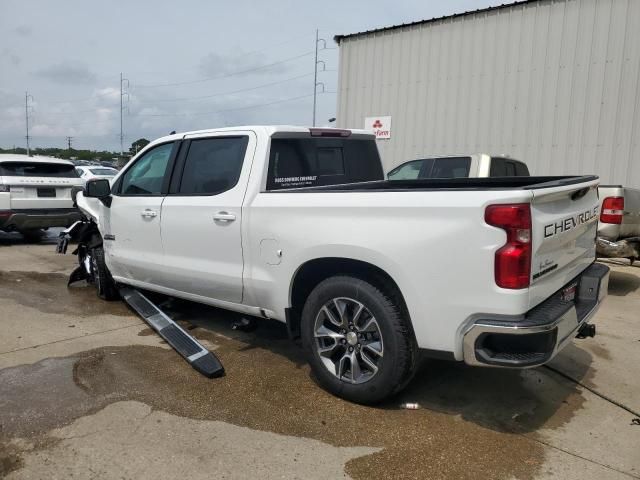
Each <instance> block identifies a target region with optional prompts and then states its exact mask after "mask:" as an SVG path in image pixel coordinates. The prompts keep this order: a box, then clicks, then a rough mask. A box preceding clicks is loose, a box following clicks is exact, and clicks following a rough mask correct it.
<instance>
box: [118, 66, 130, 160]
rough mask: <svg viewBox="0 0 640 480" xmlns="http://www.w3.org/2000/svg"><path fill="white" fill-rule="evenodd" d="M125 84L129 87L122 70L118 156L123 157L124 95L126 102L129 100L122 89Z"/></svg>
mask: <svg viewBox="0 0 640 480" xmlns="http://www.w3.org/2000/svg"><path fill="white" fill-rule="evenodd" d="M125 82H126V84H127V88H129V80H127V79H126V78H122V72H120V158H121V159H122V158H124V127H123V118H122V117H123V114H124V109H125V107H124V97H125V95H126V97H127V102H128V101H129V94H128V93H127V92H125V91H124V84H125Z"/></svg>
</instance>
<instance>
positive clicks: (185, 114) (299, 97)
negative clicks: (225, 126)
mask: <svg viewBox="0 0 640 480" xmlns="http://www.w3.org/2000/svg"><path fill="white" fill-rule="evenodd" d="M312 95H313V94H312V93H309V94H306V95H299V96H297V97H290V98H282V99H280V100H275V101H273V102H268V103H260V104H257V105H246V106H244V107H235V108H225V109H223V110H216V111H215V112H192V113H139V114H137V115H133V116H135V117H196V116H200V115H214V114H216V113H225V112H233V111H236V110H247V109H249V108H259V107H267V106H269V105H276V104H278V103H285V102H292V101H294V100H300V99H301V98H308V97H311V96H312Z"/></svg>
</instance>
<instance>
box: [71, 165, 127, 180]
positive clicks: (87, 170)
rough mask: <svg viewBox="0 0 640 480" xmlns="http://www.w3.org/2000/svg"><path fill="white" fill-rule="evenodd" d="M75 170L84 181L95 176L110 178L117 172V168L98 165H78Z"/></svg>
mask: <svg viewBox="0 0 640 480" xmlns="http://www.w3.org/2000/svg"><path fill="white" fill-rule="evenodd" d="M76 172H78V175H79V176H80V178H82V179H83V180H84V181H85V182H86V181H87V180H93V179H95V178H106V179H111V178H113V177H115V176H116V175H117V174H118V170H116V169H115V168H112V167H103V166H100V165H92V166H80V167H76Z"/></svg>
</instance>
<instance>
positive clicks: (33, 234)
mask: <svg viewBox="0 0 640 480" xmlns="http://www.w3.org/2000/svg"><path fill="white" fill-rule="evenodd" d="M18 232H19V233H20V235H22V236H23V237H24V239H25V241H27V242H39V241H40V240H42V237H43V236H44V230H43V229H41V228H29V229H27V230H19V231H18Z"/></svg>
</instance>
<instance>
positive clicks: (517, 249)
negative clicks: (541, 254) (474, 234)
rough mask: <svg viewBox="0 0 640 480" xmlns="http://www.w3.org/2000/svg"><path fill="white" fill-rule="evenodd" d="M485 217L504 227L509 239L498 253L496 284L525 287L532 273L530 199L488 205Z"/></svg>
mask: <svg viewBox="0 0 640 480" xmlns="http://www.w3.org/2000/svg"><path fill="white" fill-rule="evenodd" d="M484 221H485V222H487V223H488V224H489V225H492V226H494V227H498V228H501V229H503V230H504V231H505V232H506V233H507V242H506V243H505V244H504V245H503V246H502V247H500V249H499V250H498V251H497V252H496V256H495V280H496V285H498V286H499V287H502V288H512V289H516V288H526V287H528V286H529V277H530V275H531V207H530V205H529V204H528V203H506V204H499V205H489V206H488V207H487V209H486V210H485V212H484Z"/></svg>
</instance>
